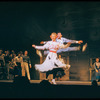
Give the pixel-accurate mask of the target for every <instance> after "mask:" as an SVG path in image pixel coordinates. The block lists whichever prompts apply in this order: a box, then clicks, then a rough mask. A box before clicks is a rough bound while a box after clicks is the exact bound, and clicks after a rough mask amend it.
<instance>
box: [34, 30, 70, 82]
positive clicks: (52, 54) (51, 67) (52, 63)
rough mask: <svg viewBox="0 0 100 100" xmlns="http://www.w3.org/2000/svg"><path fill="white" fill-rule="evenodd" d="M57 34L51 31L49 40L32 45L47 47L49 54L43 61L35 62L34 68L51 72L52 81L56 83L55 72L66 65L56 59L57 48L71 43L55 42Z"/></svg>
mask: <svg viewBox="0 0 100 100" xmlns="http://www.w3.org/2000/svg"><path fill="white" fill-rule="evenodd" d="M56 37H57V34H56V33H55V32H53V33H51V35H50V38H51V41H48V42H47V43H46V44H45V45H43V46H36V45H32V47H34V48H35V49H39V50H44V49H49V54H48V55H47V57H46V59H45V61H44V62H43V63H42V64H35V69H36V70H38V71H40V72H46V74H47V75H48V74H50V73H52V74H53V79H52V83H53V84H56V82H55V77H56V74H57V69H59V68H63V67H66V64H63V63H62V62H61V61H60V60H58V59H57V50H58V49H60V48H67V47H69V46H70V45H71V43H68V44H66V45H64V44H61V43H58V42H56Z"/></svg>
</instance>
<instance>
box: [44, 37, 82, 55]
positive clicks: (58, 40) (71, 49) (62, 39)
mask: <svg viewBox="0 0 100 100" xmlns="http://www.w3.org/2000/svg"><path fill="white" fill-rule="evenodd" d="M56 41H57V42H58V43H61V44H64V43H68V42H71V43H78V41H76V40H69V39H66V38H64V37H61V39H58V38H57V39H56ZM45 43H46V42H44V44H45ZM78 50H80V47H79V46H78V47H68V48H64V49H63V48H61V49H59V50H58V51H57V53H61V52H66V51H78ZM48 53H49V51H44V55H47V54H48Z"/></svg>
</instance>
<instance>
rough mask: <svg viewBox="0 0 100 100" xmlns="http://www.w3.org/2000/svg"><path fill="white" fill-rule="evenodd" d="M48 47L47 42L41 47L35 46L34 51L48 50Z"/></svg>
mask: <svg viewBox="0 0 100 100" xmlns="http://www.w3.org/2000/svg"><path fill="white" fill-rule="evenodd" d="M48 48H49V45H48V42H47V43H46V44H44V45H43V46H36V47H35V49H39V50H44V49H48Z"/></svg>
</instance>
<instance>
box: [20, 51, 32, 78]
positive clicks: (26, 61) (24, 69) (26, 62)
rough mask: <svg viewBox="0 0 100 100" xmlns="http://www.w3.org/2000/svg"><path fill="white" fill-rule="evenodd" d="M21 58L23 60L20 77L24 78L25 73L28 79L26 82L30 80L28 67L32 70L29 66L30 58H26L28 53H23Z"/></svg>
mask: <svg viewBox="0 0 100 100" xmlns="http://www.w3.org/2000/svg"><path fill="white" fill-rule="evenodd" d="M22 58H23V63H22V76H25V74H26V73H27V78H28V80H30V79H31V78H30V72H29V66H30V68H32V66H31V60H30V57H29V56H28V51H25V52H24V55H23V56H22ZM25 72H26V73H25Z"/></svg>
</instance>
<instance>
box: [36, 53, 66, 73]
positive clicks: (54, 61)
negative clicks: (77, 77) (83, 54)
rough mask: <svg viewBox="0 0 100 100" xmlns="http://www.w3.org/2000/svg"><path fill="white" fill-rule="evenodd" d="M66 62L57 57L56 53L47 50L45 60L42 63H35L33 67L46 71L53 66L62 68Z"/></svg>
mask: <svg viewBox="0 0 100 100" xmlns="http://www.w3.org/2000/svg"><path fill="white" fill-rule="evenodd" d="M63 67H66V64H63V63H62V62H61V61H60V60H59V59H58V58H57V54H56V53H53V52H49V54H48V55H47V57H46V59H45V61H44V62H43V63H42V64H35V69H36V70H38V71H39V72H47V71H50V70H52V69H54V68H63Z"/></svg>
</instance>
